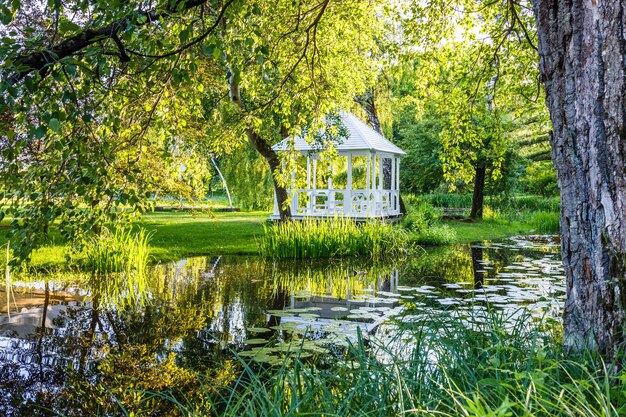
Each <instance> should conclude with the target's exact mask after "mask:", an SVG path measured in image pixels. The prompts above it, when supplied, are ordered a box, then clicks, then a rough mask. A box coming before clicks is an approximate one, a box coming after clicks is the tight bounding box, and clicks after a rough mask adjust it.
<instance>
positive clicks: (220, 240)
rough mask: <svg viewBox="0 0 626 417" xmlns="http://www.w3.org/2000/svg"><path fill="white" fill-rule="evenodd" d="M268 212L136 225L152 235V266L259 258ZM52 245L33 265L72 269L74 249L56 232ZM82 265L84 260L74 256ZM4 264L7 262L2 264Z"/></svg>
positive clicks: (179, 215)
mask: <svg viewBox="0 0 626 417" xmlns="http://www.w3.org/2000/svg"><path fill="white" fill-rule="evenodd" d="M268 216H269V214H268V213H266V212H250V213H214V214H208V213H201V212H197V213H196V212H157V213H149V214H146V215H145V216H143V218H142V219H141V220H140V221H137V222H135V226H136V227H137V228H139V227H141V228H144V229H145V230H146V231H148V232H150V233H152V237H151V239H150V254H149V257H150V262H153V263H154V262H167V261H172V260H178V259H181V258H183V257H186V256H194V255H198V256H200V255H233V254H236V255H252V254H258V253H259V252H258V245H257V239H258V238H259V237H260V236H261V234H262V233H263V227H262V224H263V223H264V222H265V220H266V219H267V218H268ZM8 231H9V223H8V221H6V220H5V221H4V222H2V223H1V224H0V245H3V246H4V245H6V242H7V239H6V234H7V232H8ZM50 239H51V241H50V244H49V245H48V246H45V247H42V248H39V249H37V250H36V251H34V252H33V255H32V260H31V262H30V264H29V266H30V267H31V268H34V269H37V270H46V269H47V270H56V269H65V268H68V266H69V265H68V263H67V256H68V255H69V254H70V252H71V251H70V249H71V248H70V245H68V244H67V243H65V242H64V241H63V239H62V238H61V237H60V235H59V233H58V231H57V230H56V229H54V228H53V229H52V230H51V232H50ZM74 258H75V259H74V260H75V261H77V262H79V263H80V262H82V257H81V256H80V255H79V256H74ZM2 262H4V261H2Z"/></svg>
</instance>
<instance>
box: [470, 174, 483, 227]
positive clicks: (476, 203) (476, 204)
mask: <svg viewBox="0 0 626 417" xmlns="http://www.w3.org/2000/svg"><path fill="white" fill-rule="evenodd" d="M486 173H487V168H485V167H484V166H478V167H476V175H475V176H474V194H473V195H472V209H471V211H470V218H472V219H482V218H483V206H484V202H485V174H486Z"/></svg>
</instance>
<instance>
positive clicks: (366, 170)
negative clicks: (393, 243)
mask: <svg viewBox="0 0 626 417" xmlns="http://www.w3.org/2000/svg"><path fill="white" fill-rule="evenodd" d="M341 119H342V122H343V124H344V125H345V127H346V129H347V131H348V137H347V138H346V139H345V140H344V141H343V142H342V143H341V144H338V145H336V146H335V149H336V151H337V155H338V158H337V159H339V160H342V159H343V158H345V164H343V168H345V170H344V169H343V168H342V172H340V173H339V174H337V173H336V171H337V169H336V168H338V167H339V165H340V164H339V163H338V162H339V161H337V160H333V161H330V162H327V164H328V171H327V172H326V173H323V172H320V171H319V170H318V161H319V160H320V157H319V154H320V149H316V148H314V147H313V146H312V145H311V144H309V143H308V142H306V141H305V140H304V139H303V138H302V137H300V136H296V137H293V138H287V139H285V140H283V141H282V142H281V143H279V144H277V145H275V146H274V148H273V149H274V150H276V151H286V150H289V149H292V148H291V147H293V149H295V150H296V151H299V152H300V153H301V154H302V155H303V156H305V157H306V182H305V187H304V188H297V187H296V183H297V181H296V173H295V171H294V172H292V187H291V188H290V189H289V190H288V191H289V194H290V196H291V204H290V208H291V215H292V217H293V218H294V219H302V218H304V217H315V218H324V217H335V216H344V217H350V218H354V219H357V220H359V219H361V220H364V219H367V218H381V217H386V218H395V217H399V216H401V211H400V192H399V189H400V156H402V155H404V154H405V152H404V151H403V150H402V149H400V148H398V147H397V146H395V145H394V144H393V143H391V142H389V141H388V140H387V139H385V138H384V137H383V136H382V135H380V134H379V133H378V132H376V131H374V130H373V129H372V128H370V127H369V126H367V125H366V124H365V123H363V122H362V121H361V120H359V119H358V118H357V117H356V116H354V115H352V114H348V113H342V114H341ZM342 162H343V161H342ZM355 162H359V163H358V164H356V165H358V166H355ZM343 174H345V178H342V179H343V181H341V182H342V184H341V185H342V186H341V187H340V186H338V183H339V181H333V179H334V178H339V177H342V176H343ZM321 177H322V178H321ZM357 177H358V178H357ZM318 179H325V182H326V183H325V184H320V183H319V182H320V181H318ZM333 182H335V184H333ZM271 218H272V219H278V218H280V215H279V212H278V205H277V203H276V199H274V213H273V214H272V216H271Z"/></svg>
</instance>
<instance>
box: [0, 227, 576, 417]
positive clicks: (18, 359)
mask: <svg viewBox="0 0 626 417" xmlns="http://www.w3.org/2000/svg"><path fill="white" fill-rule="evenodd" d="M564 296H565V280H564V275H563V269H562V266H561V262H560V255H559V242H558V237H554V236H548V237H546V236H530V237H519V238H513V239H507V240H503V241H498V242H486V243H482V244H476V245H471V246H469V245H465V246H463V245H462V246H454V247H444V248H434V249H428V250H424V251H423V253H421V254H420V255H419V256H415V257H413V258H411V259H407V260H398V261H396V262H390V263H382V264H376V265H373V264H369V263H367V262H362V261H355V260H326V261H323V262H297V263H295V262H281V263H275V262H271V261H265V260H262V259H260V258H256V257H214V258H205V257H200V258H189V259H185V260H181V261H179V262H175V263H171V264H167V265H160V266H156V267H154V268H152V269H151V271H150V274H149V276H148V278H147V280H146V281H145V282H133V281H128V280H127V279H126V278H125V277H123V276H115V275H112V276H108V277H106V278H105V279H103V278H102V277H101V278H100V279H98V280H95V281H94V280H93V279H92V278H90V277H89V276H83V275H78V274H75V275H72V274H55V275H50V276H35V277H28V278H24V279H23V280H21V281H20V280H15V281H14V282H12V283H10V285H9V286H8V287H7V286H4V287H1V292H0V311H1V312H2V313H1V315H0V393H2V395H0V415H9V416H10V415H22V414H21V413H24V412H25V411H24V410H31V411H32V410H33V409H31V408H29V407H30V405H29V404H33V403H36V404H39V405H41V406H43V407H48V408H50V409H54V408H60V409H61V410H63V411H67V407H71V406H72V405H71V404H73V403H75V402H77V401H81V400H82V397H81V396H83V395H84V396H90V398H95V397H98V396H100V397H103V394H102V393H103V392H104V391H102V390H104V389H107V390H109V391H107V392H108V393H115V392H116V391H115V389H116V386H118V385H119V386H121V385H124V384H126V385H128V384H129V381H130V383H131V386H135V387H139V388H145V389H148V388H149V389H151V390H160V389H165V388H168V386H169V385H176V386H178V387H179V388H180V387H184V386H186V385H185V384H194V383H195V384H197V382H193V381H194V379H193V375H196V374H205V375H212V377H215V378H218V377H219V375H218V374H219V372H221V371H224V369H225V368H224V364H225V363H231V362H232V361H233V359H232V358H233V357H234V353H235V352H236V353H237V355H238V357H239V358H245V360H246V361H248V360H249V361H251V362H250V363H257V364H264V365H265V366H271V365H274V364H284V363H285V362H284V361H285V360H288V353H289V352H293V351H298V355H299V356H300V357H307V356H313V357H315V355H321V356H325V355H327V354H328V353H331V354H334V355H337V354H338V353H337V352H340V351H341V349H342V347H344V346H346V345H348V344H349V343H354V342H355V341H356V339H357V337H362V338H365V339H367V338H384V337H385V335H388V334H389V333H390V332H393V329H394V326H395V325H396V324H397V323H401V322H411V321H415V320H420V319H423V318H424V317H426V318H428V317H432V316H433V315H439V314H453V315H456V316H457V317H461V318H462V319H463V320H465V322H466V323H467V326H478V325H480V322H481V321H482V320H484V319H485V317H486V315H488V314H492V313H493V312H494V311H497V312H501V313H502V315H503V317H506V318H507V320H511V322H514V319H515V317H517V316H519V315H521V314H526V313H523V312H522V311H524V312H528V313H530V316H529V317H530V319H531V320H532V319H533V318H536V319H537V320H539V319H540V318H545V317H552V318H556V319H558V318H560V314H561V308H562V304H563V301H564ZM521 307H523V308H524V310H521V309H520V308H521ZM394 323H395V324H394ZM286 358H287V359H286ZM218 371H219V372H218ZM164 375H167V377H165V376H164ZM132 384H134V385H132ZM98 390H100V391H98ZM120 392H121V391H120ZM120 395H121V394H120ZM38 412H40V413H41V414H42V415H45V412H44V411H38ZM33 414H34V412H33ZM68 414H69V413H68Z"/></svg>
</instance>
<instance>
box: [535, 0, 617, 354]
mask: <svg viewBox="0 0 626 417" xmlns="http://www.w3.org/2000/svg"><path fill="white" fill-rule="evenodd" d="M533 7H534V12H535V16H536V18H537V28H538V38H539V39H538V40H539V45H538V47H539V53H540V69H541V75H542V79H543V82H544V84H545V87H546V97H547V104H548V107H549V109H550V117H551V119H552V127H553V133H552V137H551V143H552V158H553V161H554V164H555V165H556V169H557V175H558V181H559V187H560V190H561V231H562V244H561V245H562V252H563V262H564V265H565V271H566V277H567V278H566V279H567V300H566V302H565V309H564V314H563V321H564V334H563V342H564V344H565V346H566V347H567V348H569V349H581V348H591V349H594V350H598V351H599V352H600V353H601V354H602V355H603V357H604V358H605V360H612V359H614V358H615V354H616V353H617V352H618V351H619V350H620V349H622V350H623V349H624V345H625V332H624V330H625V329H624V325H625V319H624V307H625V305H626V179H625V177H626V171H625V169H626V167H625V162H624V159H625V158H626V138H625V135H626V131H625V128H626V126H625V125H624V121H625V120H626V117H625V116H626V108H625V102H624V100H625V97H626V68H625V62H626V39H625V35H626V34H625V31H624V26H625V24H626V21H625V15H624V13H625V8H626V1H623V0H622V1H618V0H614V1H599V0H562V1H555V0H535V1H534V2H533ZM617 365H618V366H619V365H620V364H617Z"/></svg>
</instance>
